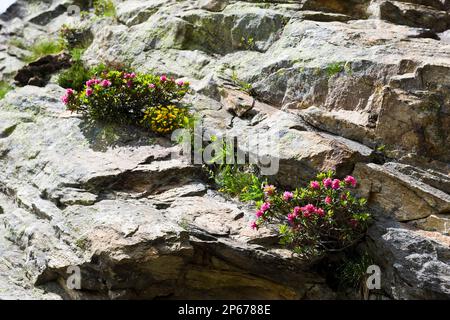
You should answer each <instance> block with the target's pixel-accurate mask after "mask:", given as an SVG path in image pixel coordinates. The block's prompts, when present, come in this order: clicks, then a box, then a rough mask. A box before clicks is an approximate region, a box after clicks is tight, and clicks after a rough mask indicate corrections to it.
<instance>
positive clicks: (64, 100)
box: [61, 89, 75, 104]
mask: <svg viewBox="0 0 450 320" xmlns="http://www.w3.org/2000/svg"><path fill="white" fill-rule="evenodd" d="M74 93H75V92H74V91H73V90H72V89H67V90H66V94H65V95H64V96H62V97H61V102H62V103H64V104H68V103H69V99H70V96H72V95H73V94H74Z"/></svg>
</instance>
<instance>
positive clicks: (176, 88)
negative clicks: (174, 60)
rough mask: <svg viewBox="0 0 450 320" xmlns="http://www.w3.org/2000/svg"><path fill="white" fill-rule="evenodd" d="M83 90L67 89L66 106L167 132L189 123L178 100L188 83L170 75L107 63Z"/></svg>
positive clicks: (102, 118)
mask: <svg viewBox="0 0 450 320" xmlns="http://www.w3.org/2000/svg"><path fill="white" fill-rule="evenodd" d="M92 73H93V74H94V75H93V76H92V78H91V79H89V80H87V81H86V83H85V84H84V85H83V87H82V90H80V91H78V92H77V91H75V90H73V89H71V88H69V89H67V92H66V95H65V96H64V97H62V102H63V103H64V104H66V106H67V109H68V110H70V111H72V112H78V113H81V114H83V115H85V116H87V117H88V118H90V119H93V120H97V121H102V122H105V123H116V124H121V125H124V124H126V125H128V124H131V125H138V126H143V127H146V128H150V129H151V130H152V131H154V132H155V133H160V134H166V133H169V132H171V131H173V130H175V129H178V128H181V127H184V126H185V125H187V123H189V121H188V119H187V118H188V117H189V113H188V110H187V109H186V108H185V107H182V106H179V101H180V100H181V99H182V98H183V97H184V96H185V95H186V93H187V92H188V91H189V83H188V82H183V81H181V80H177V81H176V80H174V79H172V78H171V79H169V78H168V77H167V76H165V75H163V76H156V75H153V74H142V73H135V72H127V71H123V70H111V69H110V68H108V67H105V66H104V65H101V66H98V67H97V68H94V69H92Z"/></svg>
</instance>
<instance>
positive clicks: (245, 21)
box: [0, 0, 450, 299]
mask: <svg viewBox="0 0 450 320" xmlns="http://www.w3.org/2000/svg"><path fill="white" fill-rule="evenodd" d="M114 2H115V7H116V11H117V17H116V18H107V17H103V18H99V17H97V18H93V19H85V20H83V22H81V23H82V24H83V25H84V26H85V27H86V28H87V29H88V30H89V31H90V33H91V34H92V37H91V40H92V42H91V43H90V44H89V47H88V48H87V50H86V51H85V53H84V54H83V57H82V59H83V61H85V63H86V64H88V65H94V64H96V63H98V62H101V61H122V62H126V63H129V64H131V65H132V67H134V68H135V69H136V70H139V71H150V70H153V71H155V72H160V73H166V74H169V75H172V76H174V77H176V78H185V79H188V80H189V81H190V82H191V84H192V86H193V88H194V89H195V91H194V92H193V93H192V94H191V95H189V97H188V98H187V99H186V100H187V102H189V103H191V104H192V107H193V109H194V110H195V111H196V113H197V114H198V115H199V116H200V117H201V118H202V119H203V121H204V123H205V128H206V130H207V131H208V132H209V134H218V133H224V132H229V133H234V134H235V135H249V136H251V135H252V132H256V131H258V130H259V131H261V130H262V131H264V132H265V134H266V135H267V138H269V137H271V136H273V135H275V134H277V135H279V138H280V150H279V151H280V152H279V155H278V157H279V159H278V160H279V163H280V170H279V171H278V173H277V174H276V176H275V177H274V180H275V181H277V182H278V183H279V184H281V185H288V186H295V185H296V184H298V183H299V181H305V180H306V179H310V178H312V177H314V176H315V174H316V173H317V172H319V171H323V170H328V169H333V170H335V171H336V172H337V174H338V175H339V176H344V175H347V174H353V175H354V176H355V177H356V178H357V179H358V181H359V189H358V192H359V193H360V194H361V195H364V196H365V197H366V198H367V199H368V201H369V206H370V208H371V210H372V212H373V214H374V217H375V221H374V224H373V225H372V226H371V228H370V229H369V232H368V235H367V239H366V241H365V243H364V244H363V245H364V246H365V247H367V250H369V252H370V253H371V255H372V256H373V258H374V259H375V261H376V263H377V264H378V265H379V266H380V267H381V271H382V274H381V281H382V289H381V290H380V291H379V293H380V294H381V295H383V296H384V297H387V298H393V299H430V298H439V299H449V298H450V237H449V228H450V195H449V193H450V165H449V163H450V137H449V131H450V109H449V108H450V31H449V30H450V2H449V1H447V0H409V1H406V0H403V1H385V0H372V1H370V0H298V1H294V0H285V1H281V0H280V1H279V0H271V1H266V0H264V1H263V0H261V1H254V0H248V1H232V0H230V1H228V0H201V1H191V0H181V1H172V0H145V1H133V0H130V1H119V0H116V1H114ZM72 4H73V3H72V1H64V0H53V1H52V0H46V1H24V0H18V1H17V2H16V3H15V4H14V5H13V6H11V7H10V8H9V9H8V11H7V12H6V13H4V14H2V15H1V16H0V25H1V30H0V39H1V44H0V75H1V79H0V80H4V81H8V82H11V81H12V79H13V78H14V77H16V74H17V72H18V70H20V69H21V68H23V67H24V66H26V64H27V63H26V62H24V61H23V60H24V59H23V57H24V56H26V54H27V52H26V48H20V46H17V45H15V44H14V43H15V42H13V41H11V39H17V38H18V39H22V40H23V41H25V42H27V41H28V42H29V41H32V40H33V39H36V38H39V37H50V36H52V35H55V34H57V33H58V31H59V29H60V27H61V26H62V25H63V24H65V23H72V22H73V23H79V22H77V21H78V20H79V19H80V17H79V16H76V15H75V16H74V15H69V14H68V12H67V8H68V7H69V6H70V5H72ZM77 19H78V20H77ZM50 73H51V72H50ZM50 76H51V74H49V78H48V79H46V81H44V83H39V86H34V85H31V84H36V83H30V82H27V83H24V84H28V85H25V86H23V87H17V88H16V89H14V90H13V91H11V92H9V93H8V94H7V95H6V97H5V98H4V99H2V100H0V191H1V192H0V221H1V224H0V252H1V255H0V298H5V299H7V298H19V299H25V298H30V299H61V298H74V299H89V298H100V299H103V298H110V299H119V298H137V299H140V298H141V299H142V298H236V299H239V298H261V299H266V298H270V299H328V298H339V297H340V296H339V294H338V293H336V292H335V290H334V289H333V287H332V286H331V285H330V284H329V283H328V281H327V275H326V274H324V273H323V272H320V271H319V270H318V268H317V266H316V265H315V264H314V263H311V262H306V261H302V260H300V259H296V258H295V257H293V256H292V255H291V253H290V252H289V251H288V250H286V249H282V248H280V247H279V246H278V245H277V240H276V239H275V238H274V235H273V234H272V232H271V231H270V230H260V231H253V230H251V229H250V228H249V222H250V221H251V219H252V215H253V213H252V212H251V210H252V208H250V207H248V206H247V205H245V204H242V203H239V202H237V201H233V200H230V199H227V198H224V197H223V196H222V195H221V194H220V193H218V192H216V191H215V190H213V189H211V188H210V186H209V185H208V184H207V182H206V181H205V179H204V177H203V175H202V172H201V171H200V168H199V167H198V166H194V165H192V164H191V163H187V162H185V161H183V160H182V159H173V158H172V157H171V154H172V153H173V152H176V150H177V148H179V147H178V146H176V145H174V144H172V143H171V142H170V140H169V139H165V138H161V137H152V138H150V137H149V134H148V132H144V131H141V130H140V129H136V128H131V127H130V128H121V129H120V130H111V128H109V127H107V126H103V125H101V124H94V125H93V124H92V123H88V122H86V121H85V120H84V119H83V118H81V117H79V116H77V115H75V114H71V113H69V112H67V111H65V107H64V105H63V104H62V103H61V102H60V100H59V98H60V96H62V95H63V94H64V90H63V89H62V88H61V87H59V86H58V85H57V84H56V83H55V78H54V77H50ZM237 79H238V80H237ZM27 81H28V78H27ZM47 82H48V83H47ZM243 83H244V84H249V85H251V87H252V92H251V96H250V95H249V94H248V93H246V92H244V91H245V90H244V91H243V90H240V89H241V88H240V85H239V84H241V86H242V84H243ZM238 107H240V108H241V109H242V108H243V109H244V110H245V112H239V110H240V109H239V108H238ZM263 138H264V136H263ZM70 266H79V267H80V269H81V272H82V279H83V281H82V288H81V290H71V289H70V288H67V286H66V281H65V280H66V279H67V278H68V277H69V276H70V274H68V273H67V269H68V267H70Z"/></svg>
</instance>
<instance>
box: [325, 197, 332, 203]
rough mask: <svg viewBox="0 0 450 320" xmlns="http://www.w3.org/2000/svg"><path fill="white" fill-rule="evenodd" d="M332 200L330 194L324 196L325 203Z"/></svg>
mask: <svg viewBox="0 0 450 320" xmlns="http://www.w3.org/2000/svg"><path fill="white" fill-rule="evenodd" d="M332 202H333V199H331V197H330V196H326V197H325V203H326V204H331V203H332Z"/></svg>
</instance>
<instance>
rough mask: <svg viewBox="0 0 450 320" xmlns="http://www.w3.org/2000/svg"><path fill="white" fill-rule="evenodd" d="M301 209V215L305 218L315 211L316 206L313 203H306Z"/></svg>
mask: <svg viewBox="0 0 450 320" xmlns="http://www.w3.org/2000/svg"><path fill="white" fill-rule="evenodd" d="M301 209H302V212H303V216H304V217H305V218H309V217H311V215H312V214H313V213H315V212H316V207H315V206H314V205H312V204H307V205H306V206H304V207H303V208H301Z"/></svg>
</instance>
